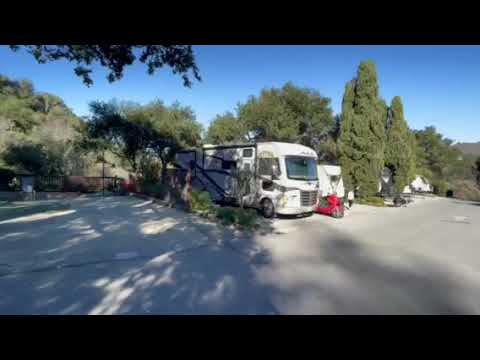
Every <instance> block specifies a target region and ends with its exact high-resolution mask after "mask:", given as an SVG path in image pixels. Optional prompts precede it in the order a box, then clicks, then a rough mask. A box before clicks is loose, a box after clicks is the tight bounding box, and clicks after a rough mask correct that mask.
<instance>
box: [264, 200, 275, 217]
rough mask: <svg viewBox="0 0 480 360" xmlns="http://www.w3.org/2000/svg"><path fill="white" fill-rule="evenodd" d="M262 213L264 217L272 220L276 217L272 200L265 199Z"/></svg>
mask: <svg viewBox="0 0 480 360" xmlns="http://www.w3.org/2000/svg"><path fill="white" fill-rule="evenodd" d="M261 211H262V215H263V217H265V218H267V219H270V218H272V217H273V216H274V215H275V209H274V207H273V203H272V200H270V199H263V200H262V205H261Z"/></svg>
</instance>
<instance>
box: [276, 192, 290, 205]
mask: <svg viewBox="0 0 480 360" xmlns="http://www.w3.org/2000/svg"><path fill="white" fill-rule="evenodd" d="M278 203H279V204H280V206H285V205H287V203H288V195H285V194H284V195H282V196H281V197H280V200H279V201H278Z"/></svg>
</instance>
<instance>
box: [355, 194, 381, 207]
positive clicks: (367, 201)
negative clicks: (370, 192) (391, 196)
mask: <svg viewBox="0 0 480 360" xmlns="http://www.w3.org/2000/svg"><path fill="white" fill-rule="evenodd" d="M357 201H358V203H359V204H362V205H370V206H377V207H384V206H385V201H384V200H383V198H382V197H380V196H367V197H364V198H359V199H358V200H357Z"/></svg>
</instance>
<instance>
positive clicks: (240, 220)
mask: <svg viewBox="0 0 480 360" xmlns="http://www.w3.org/2000/svg"><path fill="white" fill-rule="evenodd" d="M236 210H237V218H236V220H237V224H238V225H240V226H243V227H246V228H248V229H252V228H253V227H255V225H256V224H257V220H258V214H257V211H256V210H253V209H241V208H240V209H236Z"/></svg>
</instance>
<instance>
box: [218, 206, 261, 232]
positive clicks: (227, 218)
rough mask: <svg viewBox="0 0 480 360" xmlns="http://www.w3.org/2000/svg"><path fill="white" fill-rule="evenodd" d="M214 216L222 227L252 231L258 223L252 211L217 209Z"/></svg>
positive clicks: (229, 208)
mask: <svg viewBox="0 0 480 360" xmlns="http://www.w3.org/2000/svg"><path fill="white" fill-rule="evenodd" d="M216 216H217V219H219V220H220V222H221V223H222V224H224V225H236V226H241V227H244V228H248V229H253V228H254V227H255V226H256V225H257V223H258V214H257V212H256V210H253V209H242V208H231V207H221V208H218V209H217V213H216Z"/></svg>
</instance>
